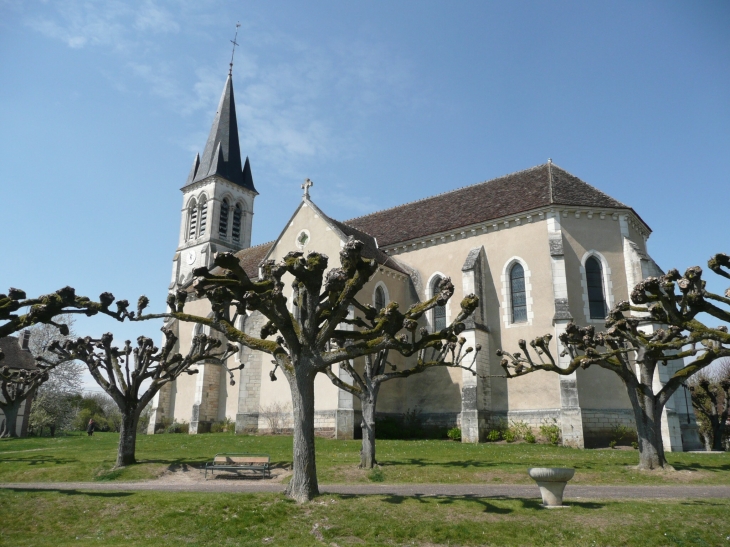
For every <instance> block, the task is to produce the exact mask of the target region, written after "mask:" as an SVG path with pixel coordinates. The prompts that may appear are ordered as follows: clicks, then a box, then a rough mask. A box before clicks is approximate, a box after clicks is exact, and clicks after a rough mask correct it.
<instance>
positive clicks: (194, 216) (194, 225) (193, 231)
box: [188, 201, 198, 239]
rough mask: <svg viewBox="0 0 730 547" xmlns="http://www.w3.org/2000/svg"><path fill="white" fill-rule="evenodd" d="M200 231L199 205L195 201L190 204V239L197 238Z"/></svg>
mask: <svg viewBox="0 0 730 547" xmlns="http://www.w3.org/2000/svg"><path fill="white" fill-rule="evenodd" d="M197 233H198V205H197V204H196V203H195V202H194V201H193V203H192V205H190V222H189V224H188V239H195V236H196V235H197Z"/></svg>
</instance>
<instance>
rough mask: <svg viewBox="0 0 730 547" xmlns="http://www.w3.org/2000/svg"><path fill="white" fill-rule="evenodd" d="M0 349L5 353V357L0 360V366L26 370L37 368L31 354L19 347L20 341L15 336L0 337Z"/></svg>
mask: <svg viewBox="0 0 730 547" xmlns="http://www.w3.org/2000/svg"><path fill="white" fill-rule="evenodd" d="M0 349H2V350H3V353H4V354H5V358H4V359H2V360H0V367H9V368H16V369H18V368H24V369H28V370H33V369H35V368H37V367H36V364H35V359H34V358H33V354H31V352H29V351H27V350H23V349H21V348H20V342H19V341H18V339H17V338H16V337H15V336H6V337H5V338H0Z"/></svg>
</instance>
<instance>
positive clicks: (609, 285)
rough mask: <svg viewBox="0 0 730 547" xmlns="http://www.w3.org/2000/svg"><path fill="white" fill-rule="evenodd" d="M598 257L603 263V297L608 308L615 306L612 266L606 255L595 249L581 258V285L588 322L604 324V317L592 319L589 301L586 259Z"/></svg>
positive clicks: (584, 312) (584, 311) (584, 313)
mask: <svg viewBox="0 0 730 547" xmlns="http://www.w3.org/2000/svg"><path fill="white" fill-rule="evenodd" d="M592 256H593V257H596V258H597V259H598V261H599V262H600V263H601V274H602V276H601V277H602V280H601V281H602V283H603V297H604V298H605V299H606V307H607V309H608V310H610V309H611V308H613V305H614V297H613V281H611V267H610V266H609V265H608V261H607V260H606V257H605V256H603V255H602V254H601V253H599V252H598V251H596V250H595V249H591V250H590V251H587V252H586V253H585V254H584V255H583V258H581V260H580V286H581V288H582V289H583V315H584V316H585V318H586V321H587V322H588V323H595V324H600V325H603V324H604V323H605V322H606V320H605V318H604V319H591V310H590V305H589V302H588V278H587V277H586V261H587V260H588V259H589V258H590V257H592Z"/></svg>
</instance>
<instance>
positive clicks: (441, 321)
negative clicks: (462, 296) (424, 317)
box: [431, 275, 446, 332]
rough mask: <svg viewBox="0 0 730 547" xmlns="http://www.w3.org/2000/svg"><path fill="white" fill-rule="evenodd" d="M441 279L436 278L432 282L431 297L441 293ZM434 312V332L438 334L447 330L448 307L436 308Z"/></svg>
mask: <svg viewBox="0 0 730 547" xmlns="http://www.w3.org/2000/svg"><path fill="white" fill-rule="evenodd" d="M441 279H442V278H441V277H440V276H438V275H437V276H436V277H434V278H433V281H431V297H432V298H433V297H434V296H436V294H438V292H439V284H440V283H441ZM431 311H432V312H433V332H438V331H440V330H442V329H445V328H446V306H445V305H444V306H436V307H435V308H433V310H431Z"/></svg>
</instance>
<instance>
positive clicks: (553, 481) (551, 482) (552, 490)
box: [527, 467, 575, 507]
mask: <svg viewBox="0 0 730 547" xmlns="http://www.w3.org/2000/svg"><path fill="white" fill-rule="evenodd" d="M527 474H528V475H530V478H531V479H533V480H534V481H535V482H536V483H537V485H538V486H539V487H540V494H541V495H542V504H543V506H545V507H567V506H566V505H563V492H564V491H565V485H566V484H568V481H569V480H570V479H572V478H573V475H575V469H572V468H570V467H530V468H529V469H528V470H527Z"/></svg>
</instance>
